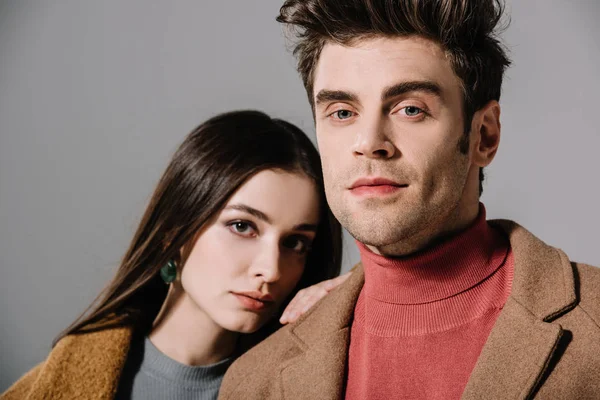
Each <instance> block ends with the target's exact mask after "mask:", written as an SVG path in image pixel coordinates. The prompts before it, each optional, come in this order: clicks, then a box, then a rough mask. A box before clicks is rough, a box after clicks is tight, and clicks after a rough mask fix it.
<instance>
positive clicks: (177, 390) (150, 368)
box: [115, 338, 233, 400]
mask: <svg viewBox="0 0 600 400" xmlns="http://www.w3.org/2000/svg"><path fill="white" fill-rule="evenodd" d="M132 346H133V347H132V349H131V351H130V352H129V356H128V358H127V362H126V363H125V367H124V369H123V373H122V374H121V380H120V383H119V390H118V393H117V396H116V397H115V398H116V399H132V400H139V399H148V400H154V399H165V400H192V399H193V400H215V399H216V398H217V395H218V393H219V387H220V386H221V381H222V380H223V376H224V375H225V371H227V368H229V366H230V365H231V363H232V362H233V357H232V358H228V359H225V360H223V361H220V362H218V363H216V364H211V365H203V366H197V367H191V366H188V365H184V364H181V363H179V362H177V361H175V360H173V359H171V358H169V357H167V356H166V355H165V354H163V353H161V352H160V351H159V350H158V349H157V348H156V347H155V346H154V345H153V344H152V342H151V341H150V340H149V339H148V338H145V339H144V340H139V341H138V342H137V343H136V342H134V343H132Z"/></svg>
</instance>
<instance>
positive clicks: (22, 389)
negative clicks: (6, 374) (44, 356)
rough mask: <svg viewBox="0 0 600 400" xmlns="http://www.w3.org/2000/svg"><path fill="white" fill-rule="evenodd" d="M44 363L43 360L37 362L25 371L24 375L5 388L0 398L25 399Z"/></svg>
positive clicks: (9, 399) (3, 399)
mask: <svg viewBox="0 0 600 400" xmlns="http://www.w3.org/2000/svg"><path fill="white" fill-rule="evenodd" d="M44 364H45V362H44V361H43V362H41V363H39V364H38V365H36V366H35V367H33V368H32V369H30V370H29V372H27V373H25V375H23V376H22V377H21V378H20V379H19V380H18V381H16V382H15V383H13V385H12V386H11V387H9V388H8V390H6V392H4V393H2V395H0V399H2V400H13V399H14V400H17V399H18V400H22V399H26V398H27V397H28V396H29V392H30V391H31V388H32V387H33V385H34V383H35V381H36V380H37V378H38V376H39V374H40V371H41V370H42V368H43V366H44Z"/></svg>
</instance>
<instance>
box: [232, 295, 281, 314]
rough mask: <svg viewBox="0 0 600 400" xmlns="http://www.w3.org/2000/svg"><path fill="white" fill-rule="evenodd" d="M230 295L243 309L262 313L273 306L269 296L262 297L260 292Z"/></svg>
mask: <svg viewBox="0 0 600 400" xmlns="http://www.w3.org/2000/svg"><path fill="white" fill-rule="evenodd" d="M232 294H233V295H234V296H235V298H236V299H237V300H238V301H239V302H240V304H241V305H242V306H243V307H244V308H246V309H248V310H251V311H262V310H265V309H267V308H269V307H271V306H272V305H273V304H275V303H274V301H273V298H272V297H271V295H268V294H267V295H263V294H262V293H260V292H232Z"/></svg>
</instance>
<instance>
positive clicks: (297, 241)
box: [283, 236, 310, 254]
mask: <svg viewBox="0 0 600 400" xmlns="http://www.w3.org/2000/svg"><path fill="white" fill-rule="evenodd" d="M283 246H284V247H285V248H287V249H290V250H292V251H294V252H296V253H299V254H305V253H307V252H308V251H309V250H310V244H309V240H308V239H306V238H303V237H298V236H290V237H288V238H286V239H284V241H283Z"/></svg>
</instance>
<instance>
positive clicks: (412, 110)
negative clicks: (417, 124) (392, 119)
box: [403, 106, 423, 117]
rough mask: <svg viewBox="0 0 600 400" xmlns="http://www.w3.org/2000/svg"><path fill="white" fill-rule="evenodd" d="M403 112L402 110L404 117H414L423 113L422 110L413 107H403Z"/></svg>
mask: <svg viewBox="0 0 600 400" xmlns="http://www.w3.org/2000/svg"><path fill="white" fill-rule="evenodd" d="M403 110H404V114H406V116H408V117H416V116H418V115H419V114H421V113H422V112H423V110H422V109H420V108H419V107H415V106H407V107H404V108H403Z"/></svg>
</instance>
